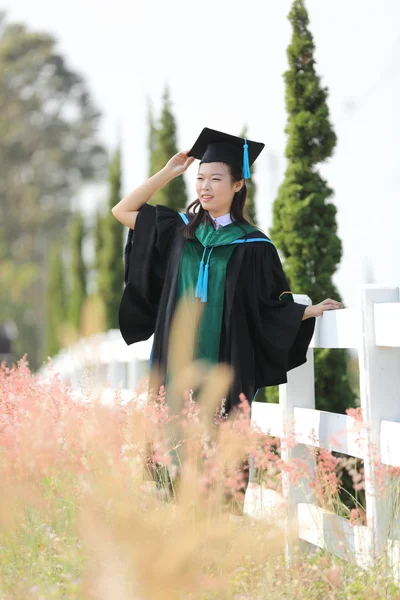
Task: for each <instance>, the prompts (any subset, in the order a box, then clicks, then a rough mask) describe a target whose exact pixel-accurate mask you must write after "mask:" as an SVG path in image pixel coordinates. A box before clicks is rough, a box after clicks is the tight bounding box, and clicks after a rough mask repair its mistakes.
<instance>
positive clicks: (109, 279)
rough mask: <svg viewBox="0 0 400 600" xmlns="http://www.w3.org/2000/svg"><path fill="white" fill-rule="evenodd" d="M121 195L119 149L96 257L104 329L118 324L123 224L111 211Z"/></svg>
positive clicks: (110, 180) (102, 218) (122, 277)
mask: <svg viewBox="0 0 400 600" xmlns="http://www.w3.org/2000/svg"><path fill="white" fill-rule="evenodd" d="M120 199H121V152H120V150H119V149H118V150H117V151H116V152H115V154H114V156H113V158H112V160H111V163H110V168H109V197H108V205H107V212H106V214H105V215H104V216H103V217H100V218H101V224H102V230H101V235H99V240H100V241H99V243H100V244H101V247H100V249H99V250H98V251H99V258H98V261H99V262H98V275H97V276H98V294H99V295H100V296H101V298H102V300H103V302H104V306H105V325H106V327H107V329H115V328H118V310H119V303H120V300H121V294H122V288H123V283H124V266H123V260H122V256H123V252H122V242H123V231H124V227H123V225H121V223H119V221H117V219H115V217H113V215H112V214H111V209H112V207H113V206H114V205H115V204H117V203H118V202H119V201H120Z"/></svg>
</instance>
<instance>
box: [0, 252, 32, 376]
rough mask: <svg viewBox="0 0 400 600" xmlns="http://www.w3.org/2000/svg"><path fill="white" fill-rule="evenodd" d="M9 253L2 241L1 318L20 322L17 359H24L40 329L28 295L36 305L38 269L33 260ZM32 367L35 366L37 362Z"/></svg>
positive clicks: (18, 323)
mask: <svg viewBox="0 0 400 600" xmlns="http://www.w3.org/2000/svg"><path fill="white" fill-rule="evenodd" d="M7 256H8V250H6V248H5V247H4V245H3V244H1V242H0V315H1V321H2V322H7V321H11V322H14V323H15V324H16V325H17V330H18V336H17V338H16V340H15V342H14V343H13V350H14V352H15V355H16V358H18V359H19V358H21V357H22V356H23V355H24V354H25V353H28V356H29V357H32V356H34V353H35V349H36V344H37V338H36V334H37V330H36V327H35V325H36V321H35V314H34V313H33V312H32V311H29V304H28V303H27V301H26V299H27V298H29V299H30V300H31V303H32V305H33V304H34V298H32V294H34V293H35V292H37V285H36V282H37V281H38V279H39V270H38V266H37V265H36V264H34V263H33V262H30V261H26V262H25V263H22V264H17V263H16V262H15V261H13V260H12V259H11V258H7ZM31 364H32V361H31ZM32 366H33V367H35V365H34V364H33V365H32Z"/></svg>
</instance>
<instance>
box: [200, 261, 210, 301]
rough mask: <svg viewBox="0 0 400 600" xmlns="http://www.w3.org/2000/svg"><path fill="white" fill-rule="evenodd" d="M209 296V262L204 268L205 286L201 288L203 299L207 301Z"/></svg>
mask: <svg viewBox="0 0 400 600" xmlns="http://www.w3.org/2000/svg"><path fill="white" fill-rule="evenodd" d="M207 296H208V263H207V264H206V268H205V269H204V277H203V287H202V290H201V301H202V302H207Z"/></svg>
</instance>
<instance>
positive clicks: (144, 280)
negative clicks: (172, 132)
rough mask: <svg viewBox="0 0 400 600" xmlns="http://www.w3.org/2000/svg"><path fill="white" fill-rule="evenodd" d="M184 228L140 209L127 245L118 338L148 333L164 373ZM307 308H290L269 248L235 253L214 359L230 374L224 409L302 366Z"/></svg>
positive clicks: (174, 218)
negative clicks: (119, 336)
mask: <svg viewBox="0 0 400 600" xmlns="http://www.w3.org/2000/svg"><path fill="white" fill-rule="evenodd" d="M184 227H185V223H184V222H183V220H182V218H181V216H180V215H179V213H177V212H176V211H174V210H172V209H170V208H167V207H165V206H156V207H153V206H150V205H148V204H146V205H144V206H143V208H142V209H141V210H140V211H139V214H138V216H137V219H136V224H135V230H134V231H132V230H130V231H129V234H128V240H127V244H126V247H125V289H124V292H123V295H122V299H121V304H120V310H119V325H120V330H121V334H122V336H123V338H124V340H125V341H126V343H127V344H132V343H135V342H138V341H142V340H146V339H148V338H149V337H150V336H151V335H152V334H154V344H153V351H152V362H153V365H154V366H156V367H158V369H159V370H160V371H161V373H164V374H165V373H166V369H167V353H168V339H169V331H170V328H171V322H172V318H173V315H174V311H175V307H176V303H177V290H178V279H179V268H180V260H181V257H182V253H183V249H184V246H185V243H190V241H187V240H186V239H185V238H184V237H183V230H184ZM251 235H252V234H250V236H249V237H251ZM261 235H263V234H261ZM253 237H260V232H259V231H257V232H256V233H255V234H253ZM265 237H266V236H265ZM305 308H306V307H305V305H302V304H298V303H296V302H293V297H292V295H291V292H290V289H289V286H288V283H287V280H286V277H285V274H284V272H283V270H282V265H281V262H280V259H279V256H278V253H277V251H276V248H275V247H274V246H273V245H272V244H270V243H257V242H254V243H244V244H240V245H238V246H237V247H235V249H234V251H233V252H232V255H231V257H230V259H229V261H228V264H227V266H226V278H225V293H224V300H223V314H222V324H221V334H220V340H219V361H220V362H224V363H228V364H230V365H231V366H232V368H233V372H234V381H233V384H232V387H231V391H230V394H229V397H228V398H227V402H226V405H225V406H226V410H228V411H229V410H230V408H232V406H235V405H237V404H238V403H239V394H240V393H241V392H243V393H244V394H245V395H246V397H247V399H248V400H249V402H251V401H252V399H253V397H254V394H255V393H256V391H257V390H258V389H259V388H261V387H266V386H271V385H278V384H281V383H286V381H287V372H288V371H289V370H290V369H293V368H295V367H298V366H299V365H301V364H303V363H304V362H306V352H307V348H308V346H309V343H310V341H311V338H312V335H313V333H314V326H315V319H313V318H311V319H306V320H304V321H303V320H302V319H303V314H304V310H305Z"/></svg>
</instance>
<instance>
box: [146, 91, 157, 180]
mask: <svg viewBox="0 0 400 600" xmlns="http://www.w3.org/2000/svg"><path fill="white" fill-rule="evenodd" d="M147 127H148V134H147V147H148V152H149V177H151V176H152V175H154V173H156V170H155V165H154V156H155V150H156V144H157V127H156V125H155V123H154V116H153V109H152V106H151V102H150V100H148V102H147Z"/></svg>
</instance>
